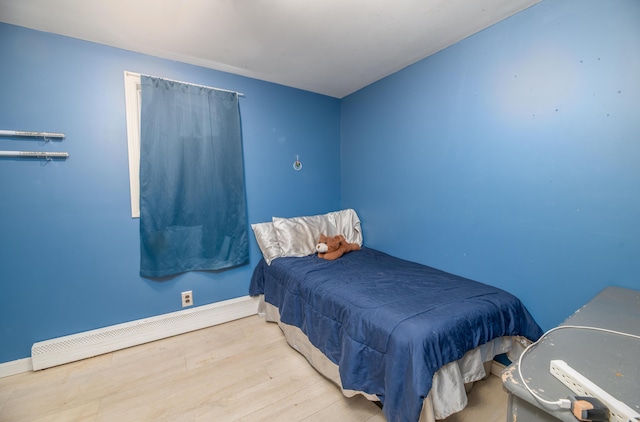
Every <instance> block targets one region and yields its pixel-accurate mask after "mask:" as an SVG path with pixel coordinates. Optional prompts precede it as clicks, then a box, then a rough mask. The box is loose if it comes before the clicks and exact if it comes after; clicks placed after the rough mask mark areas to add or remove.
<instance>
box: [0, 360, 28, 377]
mask: <svg viewBox="0 0 640 422" xmlns="http://www.w3.org/2000/svg"><path fill="white" fill-rule="evenodd" d="M30 371H33V364H32V363H31V358H24V359H18V360H12V361H9V362H5V363H0V378H4V377H10V376H11V375H17V374H21V373H23V372H30Z"/></svg>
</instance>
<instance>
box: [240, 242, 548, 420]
mask: <svg viewBox="0 0 640 422" xmlns="http://www.w3.org/2000/svg"><path fill="white" fill-rule="evenodd" d="M249 293H250V294H251V295H258V294H264V299H265V301H266V302H268V303H270V304H272V305H274V306H276V307H277V308H278V309H279V311H280V319H281V321H282V322H284V323H286V324H289V325H294V326H296V327H298V328H300V329H301V330H302V331H303V332H304V333H305V334H306V335H307V337H308V338H309V340H310V341H311V343H312V344H313V345H314V346H316V347H317V348H318V349H320V350H321V351H322V352H323V353H324V354H325V355H326V356H327V357H328V358H329V359H330V360H331V361H332V362H333V363H335V364H337V365H338V366H339V372H340V378H341V381H342V387H343V388H345V389H350V390H357V391H364V392H366V393H370V394H375V395H376V396H378V398H379V399H380V401H381V402H382V403H383V405H384V406H383V411H384V414H385V416H386V417H387V419H388V420H389V421H412V422H414V421H417V420H418V419H419V417H420V411H421V408H422V402H423V400H424V398H425V397H426V396H427V394H428V393H429V390H430V389H431V382H432V378H433V375H434V374H435V372H436V371H438V369H439V368H440V367H442V366H443V365H445V364H447V363H449V362H452V361H454V360H457V359H460V358H461V357H462V356H463V355H464V354H465V353H466V352H467V351H469V350H471V349H474V348H475V347H477V346H479V345H481V344H484V343H486V342H487V341H490V340H492V339H494V338H497V337H501V336H510V335H521V336H525V337H527V338H528V339H530V340H537V339H538V337H540V335H542V330H541V329H540V327H539V326H538V324H536V322H535V321H534V320H533V318H532V317H531V315H530V314H529V312H528V311H527V309H526V308H525V307H524V305H523V304H522V303H521V302H520V300H518V299H517V298H516V297H514V296H513V295H511V294H509V293H507V292H505V291H503V290H500V289H498V288H495V287H492V286H488V285H486V284H482V283H478V282H476V281H472V280H468V279H465V278H462V277H459V276H456V275H453V274H449V273H446V272H443V271H440V270H437V269H434V268H431V267H427V266H424V265H421V264H417V263H413V262H409V261H405V260H402V259H399V258H395V257H392V256H390V255H387V254H384V253H382V252H379V251H376V250H374V249H370V248H362V250H360V251H355V252H351V253H349V254H346V255H344V256H343V257H341V258H340V259H338V260H335V261H327V260H324V259H320V258H318V257H317V256H315V255H311V256H307V257H303V258H278V259H276V260H274V261H273V262H272V263H271V265H270V266H267V264H266V263H265V262H264V260H262V261H261V262H260V263H259V264H258V266H257V267H256V268H255V270H254V273H253V277H252V279H251V286H250V291H249Z"/></svg>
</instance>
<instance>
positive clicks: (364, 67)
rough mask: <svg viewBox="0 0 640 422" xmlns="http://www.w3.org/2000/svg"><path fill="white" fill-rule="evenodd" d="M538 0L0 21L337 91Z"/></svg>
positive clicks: (83, 3) (81, 1)
mask: <svg viewBox="0 0 640 422" xmlns="http://www.w3.org/2000/svg"><path fill="white" fill-rule="evenodd" d="M540 1H542V0H315V1H314V0H0V21H2V22H6V23H10V24H14V25H19V26H24V27H27V28H33V29H37V30H41V31H45V32H52V33H55V34H61V35H66V36H69V37H74V38H79V39H83V40H87V41H93V42H97V43H100V44H105V45H109V46H113V47H119V48H123V49H126V50H131V51H136V52H140V53H146V54H150V55H153V56H158V57H162V58H167V59H171V60H177V61H181V62H185V63H190V64H195V65H199V66H204V67H208V68H212V69H217V70H222V71H225V72H230V73H235V74H238V75H243V76H248V77H252V78H256V79H261V80H265V81H270V82H275V83H279V84H282V85H287V86H291V87H295V88H300V89H304V90H308V91H312V92H317V93H321V94H325V95H329V96H332V97H337V98H342V97H344V96H346V95H348V94H351V93H352V92H355V91H357V90H358V89H360V88H362V87H365V86H367V85H369V84H371V83H373V82H375V81H377V80H379V79H381V78H383V77H385V76H387V75H389V74H391V73H393V72H395V71H397V70H399V69H402V68H404V67H406V66H408V65H410V64H412V63H415V62H417V61H418V60H421V59H423V58H425V57H427V56H429V55H431V54H433V53H436V52H438V51H440V50H442V49H444V48H446V47H448V46H450V45H452V44H454V43H456V42H458V41H460V40H462V39H464V38H466V37H468V36H469V35H472V34H474V33H476V32H478V31H481V30H482V29H484V28H486V27H488V26H490V25H493V24H494V23H496V22H499V21H500V20H503V19H505V18H507V17H509V16H511V15H513V14H515V13H517V12H519V11H521V10H523V9H526V8H527V7H530V6H531V5H533V4H535V3H538V2H540Z"/></svg>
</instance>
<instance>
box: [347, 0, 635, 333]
mask: <svg viewBox="0 0 640 422" xmlns="http://www.w3.org/2000/svg"><path fill="white" fill-rule="evenodd" d="M341 127H342V135H341V136H342V141H341V148H342V180H343V183H342V203H343V206H345V207H355V208H356V209H357V210H358V213H359V215H360V217H361V219H362V223H363V228H364V235H365V243H366V244H367V245H368V246H371V247H374V248H378V249H381V250H384V251H387V252H389V253H392V254H394V255H398V256H401V257H405V258H408V259H411V260H414V261H418V262H422V263H425V264H428V265H431V266H434V267H437V268H441V269H444V270H447V271H450V272H453V273H457V274H460V275H463V276H467V277H469V278H473V279H476V280H479V281H483V282H486V283H489V284H493V285H497V286H499V287H502V288H505V289H507V290H509V291H511V292H512V293H515V294H517V295H518V296H520V297H521V298H522V300H523V301H524V303H525V304H526V306H527V307H528V308H529V309H530V311H531V312H532V313H533V315H534V317H535V318H536V319H537V320H538V322H539V323H540V324H541V325H542V326H543V328H545V329H548V328H551V327H552V326H554V325H556V324H558V323H559V322H561V321H562V320H563V319H564V318H566V317H567V316H568V315H570V314H571V313H572V312H573V311H574V310H576V309H577V308H578V307H579V306H581V305H582V304H583V303H584V302H586V301H587V300H589V299H590V298H591V297H592V296H594V295H595V294H597V293H598V292H599V291H600V290H601V289H602V288H603V287H605V286H606V285H619V286H623V287H630V288H636V289H640V2H638V1H636V0H614V1H613V0H612V1H606V2H604V1H599V0H553V1H546V2H543V3H540V4H538V5H536V6H534V7H532V8H530V9H527V10H525V11H524V12H521V13H520V14H518V15H516V16H514V17H511V18H509V19H507V20H505V21H503V22H501V23H498V24H496V25H494V26H492V27H491V28H489V29H487V30H485V31H483V32H481V33H479V34H476V35H474V36H472V37H470V38H467V39H466V40H464V41H462V42H459V43H457V44H455V45H453V46H451V47H450V48H447V49H446V50H443V51H441V52H439V53H438V54H436V55H434V56H431V57H429V58H427V59H425V60H422V61H420V62H418V63H417V64H415V65H413V66H410V67H408V68H406V69H404V70H402V71H400V72H397V73H395V74H393V75H391V76H389V77H387V78H386V79H384V80H382V81H379V82H378V83H375V84H373V85H371V86H369V87H367V88H365V89H363V90H361V91H359V92H357V93H355V94H352V95H351V96H349V97H347V98H345V99H344V100H343V102H342V126H341Z"/></svg>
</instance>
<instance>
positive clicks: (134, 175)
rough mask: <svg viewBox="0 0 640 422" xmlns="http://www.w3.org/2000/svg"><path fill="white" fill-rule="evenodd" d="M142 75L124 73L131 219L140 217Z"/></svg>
mask: <svg viewBox="0 0 640 422" xmlns="http://www.w3.org/2000/svg"><path fill="white" fill-rule="evenodd" d="M141 92H142V91H141V89H140V74H139V73H132V72H127V71H125V72H124V93H125V100H126V115H127V141H128V144H129V187H130V192H131V218H139V217H140V104H141Z"/></svg>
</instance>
